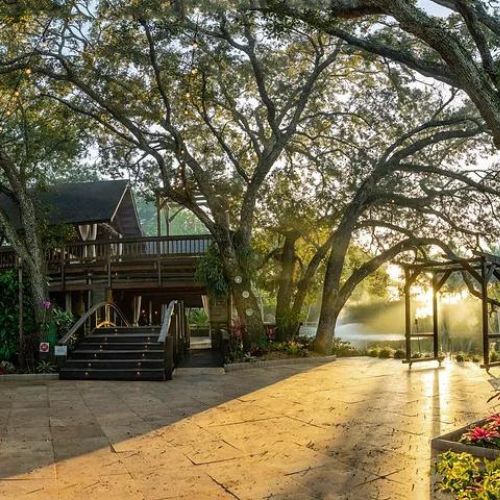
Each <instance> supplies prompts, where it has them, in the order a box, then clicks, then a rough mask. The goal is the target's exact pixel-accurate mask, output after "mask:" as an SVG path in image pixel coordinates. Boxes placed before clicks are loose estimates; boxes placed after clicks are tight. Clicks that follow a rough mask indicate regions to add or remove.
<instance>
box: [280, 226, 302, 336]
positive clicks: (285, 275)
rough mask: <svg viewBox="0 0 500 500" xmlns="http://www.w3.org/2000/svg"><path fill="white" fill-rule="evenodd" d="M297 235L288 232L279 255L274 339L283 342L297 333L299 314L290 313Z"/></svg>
mask: <svg viewBox="0 0 500 500" xmlns="http://www.w3.org/2000/svg"><path fill="white" fill-rule="evenodd" d="M298 237H299V234H298V233H295V232H288V233H287V234H286V236H285V242H284V245H283V251H282V254H281V270H280V275H279V279H278V293H277V300H276V327H277V328H276V334H277V335H276V338H277V340H279V341H281V342H283V341H286V340H289V339H291V338H293V336H294V335H295V333H296V331H297V327H298V321H299V314H300V310H299V314H297V315H296V316H294V314H293V312H292V304H291V302H292V295H293V284H294V283H293V279H294V274H295V261H296V254H295V243H296V241H297V238H298Z"/></svg>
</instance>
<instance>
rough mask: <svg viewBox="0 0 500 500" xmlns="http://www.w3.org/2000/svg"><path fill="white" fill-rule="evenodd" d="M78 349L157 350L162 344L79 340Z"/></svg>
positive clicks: (161, 347)
mask: <svg viewBox="0 0 500 500" xmlns="http://www.w3.org/2000/svg"><path fill="white" fill-rule="evenodd" d="M78 349H79V350H91V351H99V350H116V351H118V350H123V351H129V350H130V351H131V350H140V351H147V350H149V349H152V350H159V349H163V344H160V343H158V342H89V341H85V342H81V343H80V344H78Z"/></svg>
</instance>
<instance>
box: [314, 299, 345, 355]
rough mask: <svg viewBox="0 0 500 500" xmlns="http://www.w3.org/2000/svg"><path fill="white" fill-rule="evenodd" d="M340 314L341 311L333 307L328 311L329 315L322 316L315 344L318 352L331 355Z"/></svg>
mask: <svg viewBox="0 0 500 500" xmlns="http://www.w3.org/2000/svg"><path fill="white" fill-rule="evenodd" d="M339 313H340V310H339V309H338V308H337V307H336V306H332V307H330V308H329V309H328V311H327V314H324V315H323V314H322V315H321V318H320V322H319V324H318V331H317V333H316V337H315V338H314V343H313V348H314V350H315V351H316V352H320V353H322V354H331V352H332V347H333V340H334V338H335V328H336V326H337V320H338V317H339Z"/></svg>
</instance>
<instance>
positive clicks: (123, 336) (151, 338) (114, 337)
mask: <svg viewBox="0 0 500 500" xmlns="http://www.w3.org/2000/svg"><path fill="white" fill-rule="evenodd" d="M87 339H88V340H94V339H95V341H96V342H100V341H101V340H102V339H105V340H107V341H108V342H120V341H121V340H125V341H127V340H134V341H135V340H145V341H147V342H156V341H157V340H158V334H151V335H145V334H144V333H104V334H97V333H93V334H92V335H89V336H88V337H86V339H85V340H87Z"/></svg>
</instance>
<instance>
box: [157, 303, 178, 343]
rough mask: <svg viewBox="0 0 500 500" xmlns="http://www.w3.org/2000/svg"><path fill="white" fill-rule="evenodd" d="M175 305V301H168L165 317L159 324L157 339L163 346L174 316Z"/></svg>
mask: <svg viewBox="0 0 500 500" xmlns="http://www.w3.org/2000/svg"><path fill="white" fill-rule="evenodd" d="M175 304H177V300H172V301H170V303H169V304H168V307H167V310H166V312H165V317H164V318H163V321H162V324H161V330H160V335H159V337H158V342H160V343H161V344H164V343H165V342H166V340H167V336H168V332H169V330H170V324H171V323H172V317H173V315H174V309H175Z"/></svg>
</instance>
